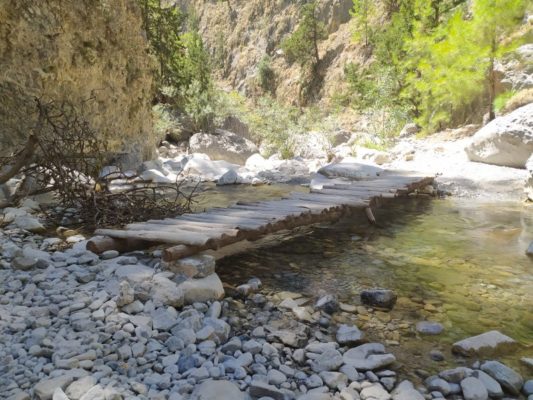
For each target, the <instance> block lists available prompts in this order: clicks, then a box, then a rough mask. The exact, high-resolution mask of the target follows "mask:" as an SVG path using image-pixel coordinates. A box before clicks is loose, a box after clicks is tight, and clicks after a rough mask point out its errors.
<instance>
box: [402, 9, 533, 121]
mask: <svg viewBox="0 0 533 400" xmlns="http://www.w3.org/2000/svg"><path fill="white" fill-rule="evenodd" d="M524 11H525V1H524V0H474V1H473V3H472V7H471V10H470V13H469V14H470V15H469V16H468V18H467V16H466V15H465V14H464V12H463V11H462V9H458V10H456V11H455V12H454V13H453V16H452V17H451V18H450V19H449V20H448V21H447V22H446V23H443V24H441V25H439V26H437V27H436V28H435V29H433V30H432V31H431V32H430V33H426V31H425V30H423V29H419V30H418V31H417V32H415V34H414V36H413V39H412V40H411V41H410V53H411V57H412V58H413V59H415V60H416V61H417V65H416V68H415V70H414V71H413V72H412V73H411V74H410V77H409V81H410V85H411V94H412V95H415V94H416V95H417V96H418V97H419V100H420V115H419V123H420V124H421V125H422V126H424V127H426V129H427V130H429V131H432V130H436V129H442V128H443V127H445V126H446V125H449V123H450V122H452V119H453V117H454V115H455V114H457V113H459V114H460V111H461V110H462V109H465V108H466V107H468V106H469V105H470V104H471V103H472V102H473V101H474V100H476V99H478V98H480V97H482V96H484V95H485V94H486V93H487V90H488V111H489V117H490V118H491V119H492V118H494V111H493V107H494V99H495V84H496V79H495V73H494V63H495V60H496V58H498V57H501V56H502V55H503V54H505V53H506V52H508V51H509V50H510V49H511V48H513V43H512V42H511V41H509V40H507V41H506V40H505V37H506V36H507V35H508V34H509V33H510V32H511V31H512V30H513V28H515V27H516V26H517V24H518V23H519V22H520V20H521V19H522V17H523V15H524ZM413 89H414V90H413Z"/></svg>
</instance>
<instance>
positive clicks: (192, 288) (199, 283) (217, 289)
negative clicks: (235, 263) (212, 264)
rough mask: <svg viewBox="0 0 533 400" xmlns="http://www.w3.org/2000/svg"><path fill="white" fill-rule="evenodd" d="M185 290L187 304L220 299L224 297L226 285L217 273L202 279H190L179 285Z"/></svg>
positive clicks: (184, 295)
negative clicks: (223, 284)
mask: <svg viewBox="0 0 533 400" xmlns="http://www.w3.org/2000/svg"><path fill="white" fill-rule="evenodd" d="M179 288H180V289H181V290H182V291H183V297H184V302H185V304H192V303H196V302H206V301H213V300H220V299H221V298H222V297H224V287H223V286H222V281H221V280H220V278H219V277H218V275H217V274H211V275H209V276H207V277H205V278H201V279H189V280H188V281H185V282H183V283H182V284H180V285H179Z"/></svg>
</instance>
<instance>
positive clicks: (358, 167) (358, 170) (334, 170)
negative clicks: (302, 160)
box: [318, 157, 383, 181]
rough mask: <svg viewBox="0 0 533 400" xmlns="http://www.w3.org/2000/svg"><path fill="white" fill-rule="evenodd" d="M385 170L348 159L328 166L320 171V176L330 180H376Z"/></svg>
mask: <svg viewBox="0 0 533 400" xmlns="http://www.w3.org/2000/svg"><path fill="white" fill-rule="evenodd" d="M382 172H383V170H382V169H381V168H379V167H375V166H373V165H368V164H361V163H358V162H355V159H353V158H351V157H347V158H345V159H344V160H342V162H340V163H335V164H328V165H326V166H325V167H322V168H320V169H319V170H318V173H319V174H322V175H324V176H327V177H328V178H347V179H351V180H356V181H357V180H364V179H376V177H378V176H379V175H380V174H381V173H382Z"/></svg>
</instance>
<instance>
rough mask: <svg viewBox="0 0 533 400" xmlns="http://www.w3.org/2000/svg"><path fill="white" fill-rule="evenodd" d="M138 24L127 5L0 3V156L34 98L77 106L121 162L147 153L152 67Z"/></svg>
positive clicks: (22, 129) (25, 125)
mask: <svg viewBox="0 0 533 400" xmlns="http://www.w3.org/2000/svg"><path fill="white" fill-rule="evenodd" d="M141 23H142V20H141V14H140V10H139V9H138V6H137V4H136V2H135V1H134V0H113V1H109V0H84V1H79V0H47V1H31V0H30V1H28V0H2V1H0V71H1V73H0V153H4V154H5V153H6V152H9V150H10V149H12V148H13V147H12V146H13V145H14V144H15V143H17V142H20V141H23V140H24V139H25V138H26V137H27V135H28V132H29V129H30V128H31V126H32V125H33V124H34V123H35V119H34V118H33V117H32V115H34V114H35V112H34V111H35V104H34V101H33V99H34V98H35V97H39V98H43V99H47V100H55V101H63V100H68V101H69V102H71V103H72V104H73V105H75V106H76V107H79V108H80V109H81V108H82V104H84V105H83V114H84V116H85V117H86V119H87V120H88V122H89V123H90V125H91V127H92V128H93V129H94V130H96V131H97V132H98V133H99V135H101V136H102V137H106V138H110V147H111V149H112V150H113V151H116V152H118V153H123V154H122V156H121V158H122V161H123V163H124V164H129V165H133V164H135V163H137V162H139V161H140V159H141V158H145V159H146V158H148V157H150V156H152V152H153V149H154V144H155V135H154V134H153V131H152V116H151V101H152V98H153V96H152V93H153V82H152V74H151V71H152V69H153V64H152V60H151V58H150V57H148V56H147V41H146V39H145V38H144V37H143V36H142V29H141ZM132 32H138V34H136V35H132ZM87 99H91V100H89V101H86V100H87Z"/></svg>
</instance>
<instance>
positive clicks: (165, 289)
mask: <svg viewBox="0 0 533 400" xmlns="http://www.w3.org/2000/svg"><path fill="white" fill-rule="evenodd" d="M146 284H147V285H149V286H150V296H151V298H152V300H153V301H154V302H155V303H156V304H163V305H168V306H173V307H181V306H182V305H183V302H184V298H185V293H184V290H183V289H182V287H181V285H178V284H176V282H174V281H171V280H170V279H168V278H166V277H165V276H164V275H163V274H157V275H155V276H154V277H153V279H152V280H151V281H150V282H149V283H146Z"/></svg>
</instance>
